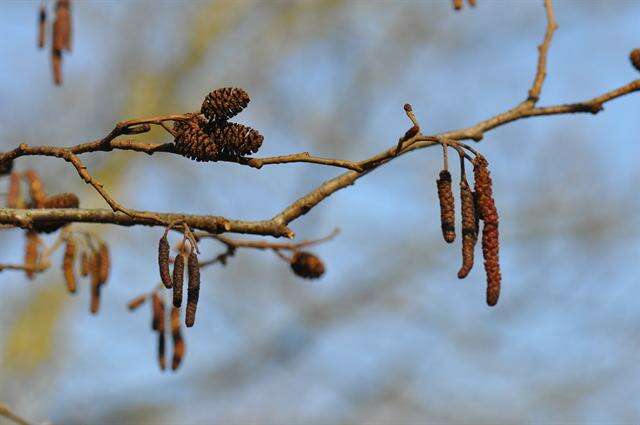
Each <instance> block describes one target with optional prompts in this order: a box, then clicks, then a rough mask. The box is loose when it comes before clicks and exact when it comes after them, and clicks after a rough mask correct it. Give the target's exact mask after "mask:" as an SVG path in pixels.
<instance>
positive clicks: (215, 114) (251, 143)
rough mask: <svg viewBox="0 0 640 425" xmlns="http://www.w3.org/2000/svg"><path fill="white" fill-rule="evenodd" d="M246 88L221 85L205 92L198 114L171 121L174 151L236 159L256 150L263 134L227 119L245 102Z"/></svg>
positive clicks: (206, 158) (214, 158) (205, 157)
mask: <svg viewBox="0 0 640 425" xmlns="http://www.w3.org/2000/svg"><path fill="white" fill-rule="evenodd" d="M249 101H250V99H249V95H248V94H247V92H246V91H244V90H243V89H241V88H236V87H224V88H221V89H216V90H214V91H212V92H211V93H209V94H208V95H207V96H206V97H205V99H204V102H203V103H202V107H201V109H200V112H201V115H200V114H196V115H193V116H191V117H189V118H188V119H186V120H179V121H175V123H174V126H173V130H174V133H175V140H174V145H175V150H176V152H177V153H179V154H180V155H182V156H185V157H187V158H190V159H193V160H196V161H217V160H220V159H225V160H237V159H238V158H241V157H243V156H245V155H249V154H251V153H254V152H257V151H258V149H260V146H261V145H262V141H263V137H262V135H261V134H260V133H258V131H256V130H254V129H253V128H251V127H247V126H244V125H242V124H238V123H234V122H229V121H228V120H229V118H231V117H234V116H236V115H237V114H238V113H240V112H241V111H242V110H243V109H244V108H245V107H246V106H247V105H248V104H249Z"/></svg>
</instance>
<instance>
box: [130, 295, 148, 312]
mask: <svg viewBox="0 0 640 425" xmlns="http://www.w3.org/2000/svg"><path fill="white" fill-rule="evenodd" d="M147 298H148V295H147V294H142V295H138V296H137V297H135V298H134V299H132V300H131V301H129V302H128V303H127V308H128V309H129V310H130V311H134V310H137V309H138V307H140V306H141V305H142V304H144V303H145V302H146V301H147Z"/></svg>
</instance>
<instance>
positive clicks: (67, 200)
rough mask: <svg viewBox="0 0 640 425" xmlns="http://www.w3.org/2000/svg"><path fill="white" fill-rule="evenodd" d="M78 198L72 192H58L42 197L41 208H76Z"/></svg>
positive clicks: (78, 204) (78, 203) (78, 201)
mask: <svg viewBox="0 0 640 425" xmlns="http://www.w3.org/2000/svg"><path fill="white" fill-rule="evenodd" d="M79 206H80V200H79V199H78V197H77V196H76V195H75V194H74V193H59V194H57V195H52V196H48V197H46V198H44V200H43V201H42V207H41V208H78V207H79Z"/></svg>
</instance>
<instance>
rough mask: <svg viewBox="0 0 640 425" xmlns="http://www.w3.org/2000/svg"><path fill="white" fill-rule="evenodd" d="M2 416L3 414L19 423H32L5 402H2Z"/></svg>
mask: <svg viewBox="0 0 640 425" xmlns="http://www.w3.org/2000/svg"><path fill="white" fill-rule="evenodd" d="M0 416H3V417H5V418H7V419H9V420H10V421H13V422H15V423H17V424H18V425H31V422H29V421H27V420H26V419H24V418H22V417H21V416H19V415H18V414H16V413H14V412H13V411H12V410H11V409H9V406H7V405H6V404H3V403H0Z"/></svg>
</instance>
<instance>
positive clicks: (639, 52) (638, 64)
mask: <svg viewBox="0 0 640 425" xmlns="http://www.w3.org/2000/svg"><path fill="white" fill-rule="evenodd" d="M629 60H631V64H632V65H633V67H634V68H635V69H637V70H638V71H640V49H633V50H632V51H631V53H630V54H629Z"/></svg>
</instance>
